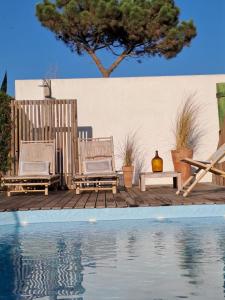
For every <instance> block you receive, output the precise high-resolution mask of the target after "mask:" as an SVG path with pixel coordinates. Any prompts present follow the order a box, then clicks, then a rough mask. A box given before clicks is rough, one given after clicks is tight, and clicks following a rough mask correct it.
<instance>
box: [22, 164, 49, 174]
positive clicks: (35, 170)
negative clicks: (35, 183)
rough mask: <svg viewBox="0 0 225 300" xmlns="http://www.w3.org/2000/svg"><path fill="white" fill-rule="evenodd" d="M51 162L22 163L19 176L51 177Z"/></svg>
mask: <svg viewBox="0 0 225 300" xmlns="http://www.w3.org/2000/svg"><path fill="white" fill-rule="evenodd" d="M49 169H50V162H49V161H20V164H19V174H18V175H19V176H26V175H28V176H38V175H49Z"/></svg>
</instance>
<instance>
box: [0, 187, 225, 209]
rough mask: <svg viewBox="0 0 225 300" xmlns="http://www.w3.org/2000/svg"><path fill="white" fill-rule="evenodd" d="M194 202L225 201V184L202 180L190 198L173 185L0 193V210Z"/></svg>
mask: <svg viewBox="0 0 225 300" xmlns="http://www.w3.org/2000/svg"><path fill="white" fill-rule="evenodd" d="M191 204H225V187H220V186H215V185H211V184H200V185H199V186H198V188H197V189H196V190H195V191H194V192H193V193H192V194H191V195H190V196H189V197H187V198H183V197H182V196H176V195H175V190H174V189H173V188H172V187H171V186H165V185H164V186H154V187H151V188H149V187H148V188H147V190H146V191H145V192H140V190H139V188H138V187H133V188H132V189H129V190H127V191H125V190H122V189H121V190H120V191H119V193H117V194H116V195H113V194H112V193H111V192H108V191H107V192H104V191H101V192H98V193H95V192H85V193H82V194H81V195H76V194H75V192H74V191H73V190H69V191H56V192H53V191H52V192H50V193H49V196H44V195H43V194H18V195H14V196H12V197H6V196H5V194H4V193H0V211H1V212H4V211H17V210H45V209H81V208H105V207H108V208H116V207H119V208H122V207H132V206H142V207H143V206H165V205H167V206H168V205H191Z"/></svg>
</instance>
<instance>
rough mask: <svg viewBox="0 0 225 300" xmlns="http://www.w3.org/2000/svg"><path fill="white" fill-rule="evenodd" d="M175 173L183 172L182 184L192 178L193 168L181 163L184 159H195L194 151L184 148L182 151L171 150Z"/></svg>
mask: <svg viewBox="0 0 225 300" xmlns="http://www.w3.org/2000/svg"><path fill="white" fill-rule="evenodd" d="M171 155H172V160H173V165H174V171H176V172H181V181H182V184H183V183H184V182H185V181H186V180H187V179H188V178H189V177H190V176H191V166H190V165H189V164H187V163H184V162H181V159H184V158H193V150H192V149H187V148H183V149H180V150H171Z"/></svg>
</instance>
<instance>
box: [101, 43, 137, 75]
mask: <svg viewBox="0 0 225 300" xmlns="http://www.w3.org/2000/svg"><path fill="white" fill-rule="evenodd" d="M132 50H133V49H132V48H131V49H128V50H124V51H123V52H122V54H121V55H120V56H118V57H117V59H116V60H115V61H114V63H113V64H112V65H111V66H110V68H109V69H108V70H107V71H108V73H109V75H110V74H111V73H112V72H113V71H114V70H115V68H116V67H117V66H118V65H119V64H120V63H121V61H123V60H124V59H125V58H126V57H127V56H128V55H129V54H130V53H131V52H132Z"/></svg>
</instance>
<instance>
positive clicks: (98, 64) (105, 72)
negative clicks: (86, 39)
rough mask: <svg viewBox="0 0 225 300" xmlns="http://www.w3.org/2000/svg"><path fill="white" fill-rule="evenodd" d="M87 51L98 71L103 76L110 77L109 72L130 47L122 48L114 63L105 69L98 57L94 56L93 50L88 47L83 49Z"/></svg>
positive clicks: (127, 52)
mask: <svg viewBox="0 0 225 300" xmlns="http://www.w3.org/2000/svg"><path fill="white" fill-rule="evenodd" d="M85 50H86V51H87V53H88V54H89V55H90V56H91V58H92V59H93V61H94V62H95V64H96V66H97V67H98V69H99V71H100V72H101V74H102V76H103V77H104V78H108V77H110V75H111V73H112V72H113V71H114V70H115V68H116V67H117V66H118V65H119V64H120V63H121V61H122V60H124V58H125V57H126V56H127V55H128V54H129V53H130V52H131V49H129V50H124V51H123V53H121V55H119V56H118V57H117V59H116V60H115V61H114V63H113V64H112V65H111V66H110V67H109V68H108V69H106V68H105V67H104V66H103V64H102V63H101V61H100V59H99V58H98V57H97V56H96V54H95V52H93V51H92V50H91V49H90V48H86V49H85Z"/></svg>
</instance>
